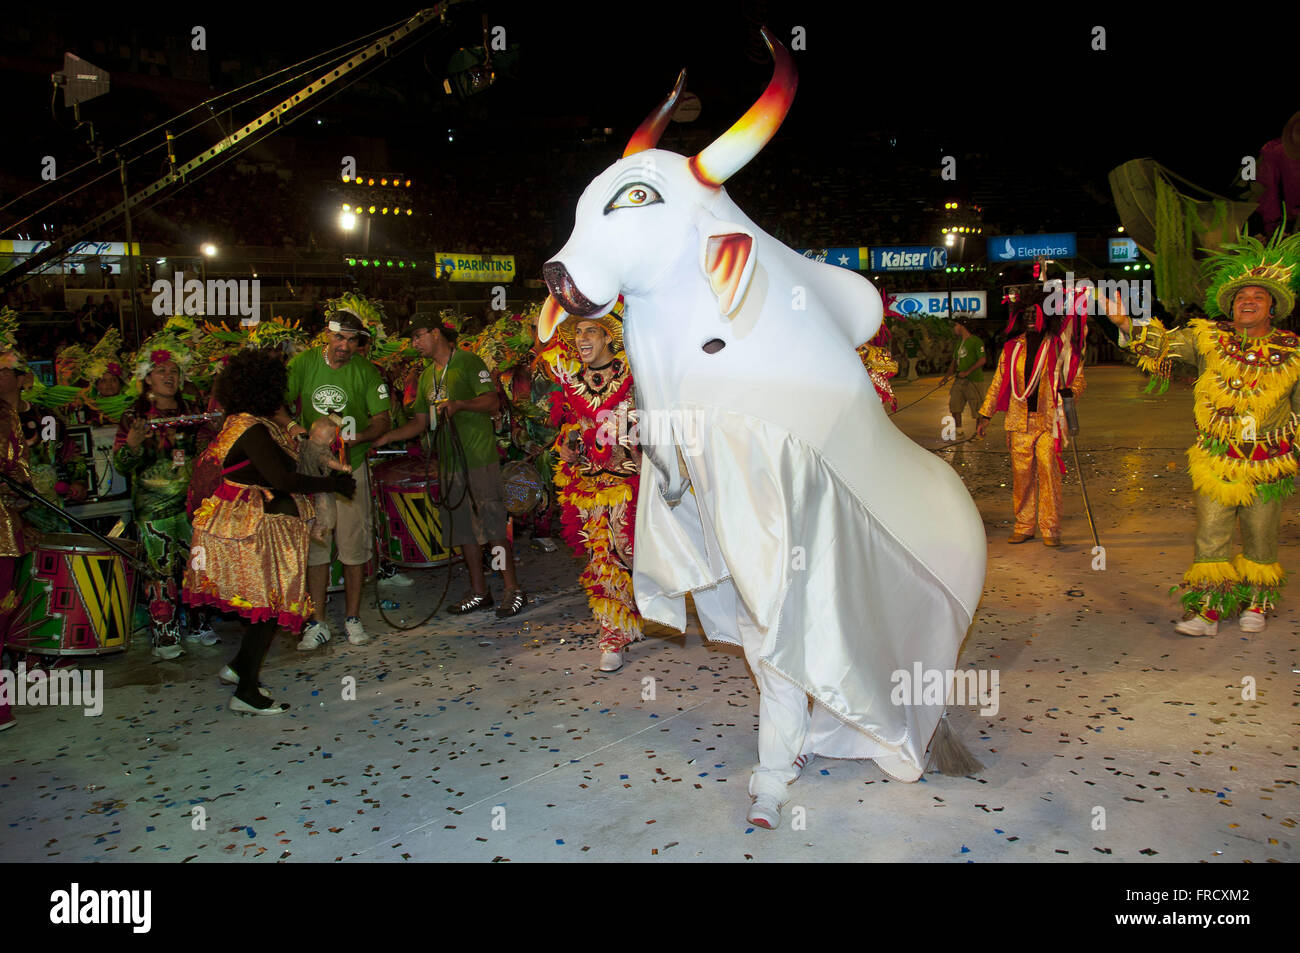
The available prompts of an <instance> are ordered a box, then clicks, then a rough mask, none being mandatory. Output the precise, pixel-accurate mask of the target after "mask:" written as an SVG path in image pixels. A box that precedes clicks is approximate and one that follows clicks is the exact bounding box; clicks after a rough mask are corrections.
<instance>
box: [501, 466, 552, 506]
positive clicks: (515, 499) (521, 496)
mask: <svg viewBox="0 0 1300 953" xmlns="http://www.w3.org/2000/svg"><path fill="white" fill-rule="evenodd" d="M501 494H502V496H504V497H505V500H506V509H507V510H509V511H510V515H511V516H525V515H527V514H528V513H530V512H532V511H533V510H535V509H536V508H537V506H538V504H539V503H541V502H542V499H543V491H542V477H541V474H539V473H538V472H537V467H536V466H534V465H533V464H531V463H525V462H524V461H523V460H511V461H510V462H509V463H507V464H506V465H505V466H503V467H502V468H501Z"/></svg>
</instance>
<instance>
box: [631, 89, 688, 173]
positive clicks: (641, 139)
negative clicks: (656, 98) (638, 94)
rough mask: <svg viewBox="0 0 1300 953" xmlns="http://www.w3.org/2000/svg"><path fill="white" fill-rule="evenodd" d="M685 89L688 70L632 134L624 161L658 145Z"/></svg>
mask: <svg viewBox="0 0 1300 953" xmlns="http://www.w3.org/2000/svg"><path fill="white" fill-rule="evenodd" d="M685 89H686V70H682V71H681V73H680V74H678V76H677V85H676V86H674V87H673V91H672V92H671V93H669V94H668V98H667V99H665V100H664V101H663V102H662V103H660V104H659V105H658V107H657V108H656V109H655V110H654V112H652V113H650V115H648V116H646V117H645V121H644V122H642V123H641V125H639V126H637V128H636V132H634V133H632V138H631V139H629V140H628V141H627V148H626V149H624V150H623V158H624V159H626V158H627V157H628V156H630V155H633V154H635V153H637V152H644V151H645V150H646V149H653V148H654V147H655V146H656V145H657V144H658V142H659V137H660V136H662V135H663V134H664V130H665V129H667V128H668V120H669V119H671V118H672V115H673V111H674V110H676V109H677V100H679V99H681V96H682V91H683V90H685Z"/></svg>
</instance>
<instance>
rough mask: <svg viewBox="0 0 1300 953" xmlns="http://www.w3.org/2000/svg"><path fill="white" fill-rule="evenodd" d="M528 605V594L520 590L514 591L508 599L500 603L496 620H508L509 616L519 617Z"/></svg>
mask: <svg viewBox="0 0 1300 953" xmlns="http://www.w3.org/2000/svg"><path fill="white" fill-rule="evenodd" d="M527 605H528V594H527V593H526V592H524V591H523V590H522V589H516V590H515V591H514V592H512V593H510V596H509V598H507V599H506V600H505V601H504V602H502V603H501V605H500V607H498V609H497V618H498V619H508V618H510V616H513V615H519V613H521V612H523V611H524V609H525V608H526V607H527Z"/></svg>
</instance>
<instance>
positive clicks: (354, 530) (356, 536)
mask: <svg viewBox="0 0 1300 953" xmlns="http://www.w3.org/2000/svg"><path fill="white" fill-rule="evenodd" d="M329 331H330V335H329V340H328V341H327V342H326V343H325V344H324V345H323V346H322V347H318V348H313V349H311V350H308V351H304V352H303V353H301V354H299V355H298V356H297V357H295V358H294V359H293V360H292V361H290V362H289V385H288V388H287V389H286V391H285V395H284V402H285V405H286V406H287V407H288V408H289V410H290V413H291V414H292V413H296V414H297V415H298V417H297V421H296V422H295V423H292V424H290V425H289V426H288V427H287V428H286V429H287V430H288V432H289V435H290V436H296V435H298V434H305V433H307V432H308V431H309V430H310V429H311V425H312V423H313V422H315V421H316V420H317V419H318V418H320V417H324V416H326V415H328V414H338V415H339V416H340V417H342V418H343V430H342V432H341V433H340V436H341V437H342V438H343V446H344V447H346V448H347V451H348V462H349V463H351V464H352V475H353V477H354V478H355V479H356V481H357V491H356V494H355V495H354V496H353V497H352V499H350V500H349V499H347V498H346V497H343V496H340V495H337V494H336V496H335V499H336V502H337V507H338V517H337V520H336V525H335V529H334V530H333V531H331V532H328V533H326V536H325V538H324V540H321V541H317V540H316V539H315V538H314V537H313V538H312V541H311V545H310V546H309V547H308V550H307V590H308V592H309V593H310V594H311V599H312V602H313V603H315V620H314V621H312V622H309V623H308V624H307V626H306V627H305V628H304V629H303V630H302V640H301V641H300V642H299V643H298V648H300V649H302V650H303V651H308V650H310V649H314V648H317V647H319V646H321V645H324V644H325V643H326V642H328V641H329V640H330V630H329V624H328V623H327V622H326V620H325V590H326V589H327V588H328V586H329V575H330V561H331V553H330V549H331V546H332V544H333V543H334V542H336V541H337V543H338V556H339V562H341V563H342V564H343V590H344V596H345V603H346V607H345V617H344V621H343V627H344V629H346V630H347V634H348V641H349V642H351V643H352V644H353V645H364V644H365V643H367V642H369V641H370V636H368V635H367V634H366V630H365V628H364V627H363V626H362V625H361V618H360V615H359V613H360V610H361V586H362V583H363V581H364V578H363V572H364V569H363V567H364V566H365V564H366V563H367V562H369V561H370V559H371V557H372V555H373V553H374V528H373V526H372V525H371V518H370V483H369V479H368V477H367V471H366V451H367V449H368V448H369V447H370V443H371V441H373V440H374V439H375V438H376V437H379V436H381V435H382V434H385V433H387V432H388V428H389V426H390V424H389V416H388V411H389V403H388V387H387V385H386V384H385V383H384V381H383V379H382V378H381V377H380V376H379V371H377V370H375V366H374V365H373V364H371V363H370V362H369V361H368V360H366V359H365V357H363V356H362V355H360V354H358V353H357V348H358V345H359V344H360V341H361V338H363V337H366V338H368V337H369V336H370V335H369V332H368V331H367V330H366V327H365V325H364V324H363V323H362V321H361V319H360V318H358V317H357V316H356V315H354V314H352V313H351V312H350V311H337V312H335V313H334V314H333V315H331V319H330V322H329Z"/></svg>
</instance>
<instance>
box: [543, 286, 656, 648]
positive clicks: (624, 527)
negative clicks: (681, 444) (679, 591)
mask: <svg viewBox="0 0 1300 953" xmlns="http://www.w3.org/2000/svg"><path fill="white" fill-rule="evenodd" d="M558 334H559V337H560V339H561V340H562V341H564V343H565V345H566V346H567V347H568V349H569V352H570V353H571V354H573V355H574V356H576V357H577V359H578V360H579V361H580V362H581V364H580V366H579V367H578V369H577V370H576V371H575V372H574V373H572V374H569V373H562V374H561V376H560V388H561V390H560V392H559V394H558V395H557V398H558V399H556V400H555V403H554V405H553V406H554V408H555V409H554V411H553V412H552V416H551V420H552V422H553V423H556V424H558V425H559V427H560V433H559V436H558V437H557V438H556V441H555V452H556V455H557V456H559V458H560V463H559V464H558V465H557V466H556V468H555V486H556V489H557V491H558V495H559V500H560V507H561V509H560V527H561V532H562V533H563V535H564V539H565V542H567V543H568V544H569V545H570V546H571V547H572V548H573V550H574V552H575V553H577V554H578V555H583V554H584V553H585V554H586V555H587V556H588V557H589V559H588V562H587V568H586V569H584V570H583V571H582V575H581V576H580V577H579V578H578V581H579V582H580V583H581V584H582V587H583V588H584V589H585V590H586V591H587V602H588V604H589V605H590V606H591V611H592V614H593V615H594V616H595V617H596V622H597V623H599V625H600V633H599V645H600V650H601V656H600V670H601V671H603V672H613V671H617V670H618V669H619V668H621V667H622V666H623V650H624V649H625V648H626V647H627V646H628V644H629V643H631V642H635V641H637V640H638V639H640V638H641V613H640V612H638V611H637V607H636V598H635V597H634V595H633V593H632V536H633V529H634V527H635V526H636V494H637V489H638V487H639V481H638V478H637V473H638V471H639V470H640V469H641V450H640V448H639V446H638V445H637V442H636V436H635V433H636V426H635V422H634V418H633V417H632V415H633V413H634V411H635V410H636V406H635V403H634V397H633V389H632V371H631V368H630V367H629V365H628V362H627V357H626V355H625V354H624V353H623V302H622V301H619V302H618V303H617V304H616V305H615V306H614V310H612V311H610V312H609V313H608V314H605V315H600V316H597V317H592V318H577V317H569V318H568V319H566V320H565V322H564V323H563V324H561V325H560V326H559V328H558Z"/></svg>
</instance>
